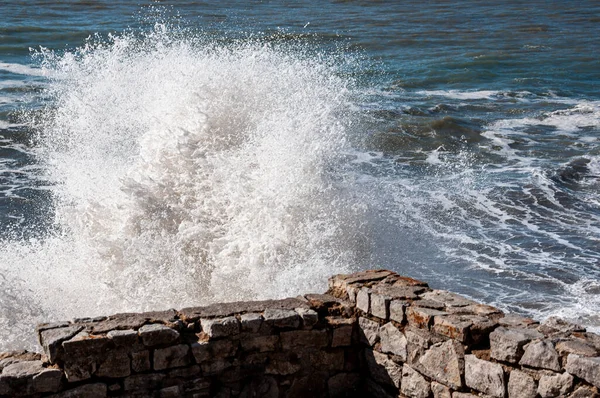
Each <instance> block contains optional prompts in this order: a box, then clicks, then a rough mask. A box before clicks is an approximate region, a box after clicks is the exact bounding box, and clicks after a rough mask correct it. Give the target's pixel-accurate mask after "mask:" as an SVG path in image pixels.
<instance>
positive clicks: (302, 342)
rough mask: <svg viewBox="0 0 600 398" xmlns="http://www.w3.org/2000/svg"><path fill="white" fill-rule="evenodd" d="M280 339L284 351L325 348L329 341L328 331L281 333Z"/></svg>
mask: <svg viewBox="0 0 600 398" xmlns="http://www.w3.org/2000/svg"><path fill="white" fill-rule="evenodd" d="M280 337H281V346H282V347H283V349H284V350H290V349H292V348H295V347H312V348H323V347H326V346H327V344H328V340H329V338H328V336H327V331H326V330H292V331H289V332H281V334H280Z"/></svg>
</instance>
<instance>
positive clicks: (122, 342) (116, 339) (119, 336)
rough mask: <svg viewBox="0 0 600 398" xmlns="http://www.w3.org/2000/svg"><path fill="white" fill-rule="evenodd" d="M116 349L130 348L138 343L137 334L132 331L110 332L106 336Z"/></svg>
mask: <svg viewBox="0 0 600 398" xmlns="http://www.w3.org/2000/svg"><path fill="white" fill-rule="evenodd" d="M106 337H108V338H109V339H111V340H112V341H113V343H115V345H116V346H118V347H131V346H133V345H134V344H136V343H137V341H138V332H136V331H135V330H133V329H128V330H111V331H110V332H108V333H107V334H106Z"/></svg>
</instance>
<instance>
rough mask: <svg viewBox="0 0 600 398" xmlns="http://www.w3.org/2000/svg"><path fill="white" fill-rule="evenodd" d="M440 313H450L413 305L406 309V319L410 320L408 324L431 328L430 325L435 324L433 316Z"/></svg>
mask: <svg viewBox="0 0 600 398" xmlns="http://www.w3.org/2000/svg"><path fill="white" fill-rule="evenodd" d="M440 315H448V313H447V312H444V311H438V310H434V309H432V308H423V307H413V306H411V307H408V308H407V309H406V319H407V320H408V324H409V325H410V326H412V327H416V328H420V329H429V327H430V326H431V325H433V318H434V317H435V316H440Z"/></svg>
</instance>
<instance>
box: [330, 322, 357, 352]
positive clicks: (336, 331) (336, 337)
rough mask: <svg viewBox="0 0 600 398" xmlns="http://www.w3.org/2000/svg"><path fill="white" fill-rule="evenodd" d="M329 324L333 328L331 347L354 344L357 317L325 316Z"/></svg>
mask: <svg viewBox="0 0 600 398" xmlns="http://www.w3.org/2000/svg"><path fill="white" fill-rule="evenodd" d="M325 320H326V321H327V324H328V325H329V326H331V327H332V328H333V335H332V339H331V347H333V348H335V347H345V346H349V345H351V344H352V333H353V331H354V324H355V323H356V319H355V318H342V317H331V316H328V317H326V318H325Z"/></svg>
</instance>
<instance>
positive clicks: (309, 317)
mask: <svg viewBox="0 0 600 398" xmlns="http://www.w3.org/2000/svg"><path fill="white" fill-rule="evenodd" d="M296 312H297V313H298V315H300V318H302V325H304V328H308V329H310V328H312V327H313V326H315V325H316V324H317V322H318V321H319V315H318V314H317V313H316V312H315V311H314V310H311V309H310V308H296Z"/></svg>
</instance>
